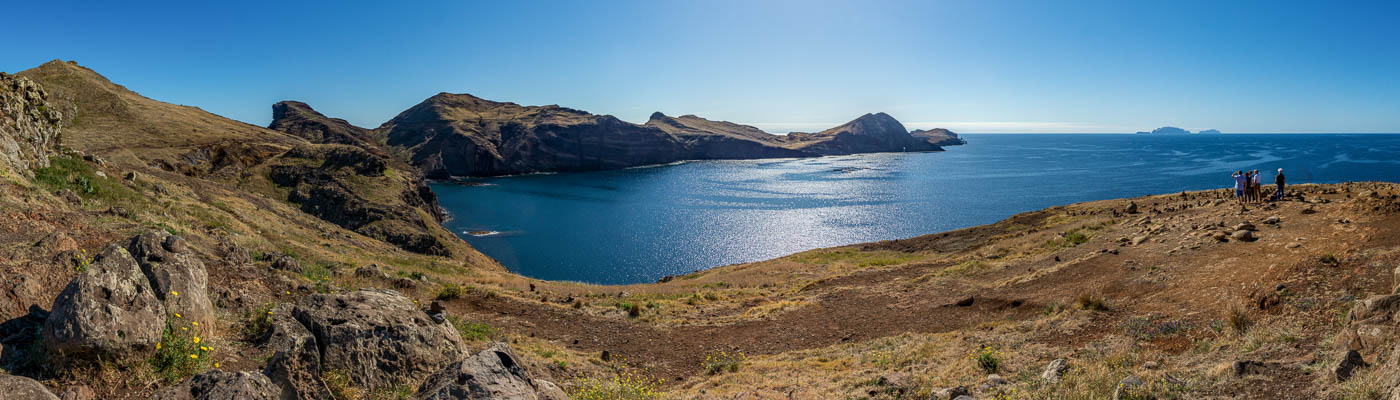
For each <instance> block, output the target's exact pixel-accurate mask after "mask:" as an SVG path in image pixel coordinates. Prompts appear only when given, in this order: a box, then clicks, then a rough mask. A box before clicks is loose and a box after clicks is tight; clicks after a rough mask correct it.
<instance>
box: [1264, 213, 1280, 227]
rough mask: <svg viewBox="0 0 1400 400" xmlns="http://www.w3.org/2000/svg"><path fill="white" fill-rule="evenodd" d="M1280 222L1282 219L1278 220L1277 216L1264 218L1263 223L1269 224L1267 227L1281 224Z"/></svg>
mask: <svg viewBox="0 0 1400 400" xmlns="http://www.w3.org/2000/svg"><path fill="white" fill-rule="evenodd" d="M1282 221H1283V219H1282V218H1279V216H1277V215H1275V216H1272V217H1268V218H1264V223H1266V224H1269V225H1277V224H1278V223H1279V222H1282Z"/></svg>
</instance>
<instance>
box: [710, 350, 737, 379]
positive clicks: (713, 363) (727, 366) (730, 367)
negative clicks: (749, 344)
mask: <svg viewBox="0 0 1400 400" xmlns="http://www.w3.org/2000/svg"><path fill="white" fill-rule="evenodd" d="M745 361H748V357H747V356H745V355H744V352H742V351H736V352H733V353H730V352H728V351H719V352H716V353H711V354H710V355H708V356H705V361H704V362H701V363H700V368H701V369H703V370H705V373H706V374H710V375H715V374H720V373H724V372H739V367H741V366H743V365H744V362H745Z"/></svg>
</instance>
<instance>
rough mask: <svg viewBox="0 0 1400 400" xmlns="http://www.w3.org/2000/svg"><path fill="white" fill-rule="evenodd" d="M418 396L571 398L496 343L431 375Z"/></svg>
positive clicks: (426, 399) (435, 399) (434, 399)
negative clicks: (536, 374) (529, 370)
mask: <svg viewBox="0 0 1400 400" xmlns="http://www.w3.org/2000/svg"><path fill="white" fill-rule="evenodd" d="M417 398H418V399H420V400H455V399H519V400H567V399H568V398H569V396H568V395H566V394H564V392H563V391H562V390H560V389H559V387H558V386H555V385H554V384H553V383H550V382H548V381H544V380H538V379H532V378H531V377H530V374H529V373H528V372H526V371H525V369H524V368H523V367H521V365H520V362H519V361H518V359H517V358H516V356H515V352H514V351H513V350H511V348H510V346H509V345H507V344H505V343H496V344H493V345H491V347H490V348H487V349H486V350H482V351H481V352H480V353H477V354H476V355H474V356H471V357H468V358H466V359H464V360H461V361H458V362H455V363H452V365H448V366H447V368H444V369H442V370H441V371H438V372H437V373H434V374H433V375H432V376H429V377H428V379H426V380H424V381H423V385H422V386H421V387H419V388H418V396H417Z"/></svg>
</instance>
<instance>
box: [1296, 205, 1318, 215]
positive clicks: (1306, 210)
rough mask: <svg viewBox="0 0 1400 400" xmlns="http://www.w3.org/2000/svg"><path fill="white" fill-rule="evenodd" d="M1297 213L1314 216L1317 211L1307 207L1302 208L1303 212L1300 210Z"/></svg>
mask: <svg viewBox="0 0 1400 400" xmlns="http://www.w3.org/2000/svg"><path fill="white" fill-rule="evenodd" d="M1298 213H1299V214H1316V213H1317V209H1316V208H1313V206H1307V207H1306V208H1303V210H1302V211H1299V212H1298Z"/></svg>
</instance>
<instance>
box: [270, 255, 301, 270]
mask: <svg viewBox="0 0 1400 400" xmlns="http://www.w3.org/2000/svg"><path fill="white" fill-rule="evenodd" d="M272 269H280V270H283V271H290V272H295V273H298V274H300V273H301V262H300V261H297V259H296V258H295V257H292V256H289V255H282V256H281V257H277V260H276V261H273V262H272Z"/></svg>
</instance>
